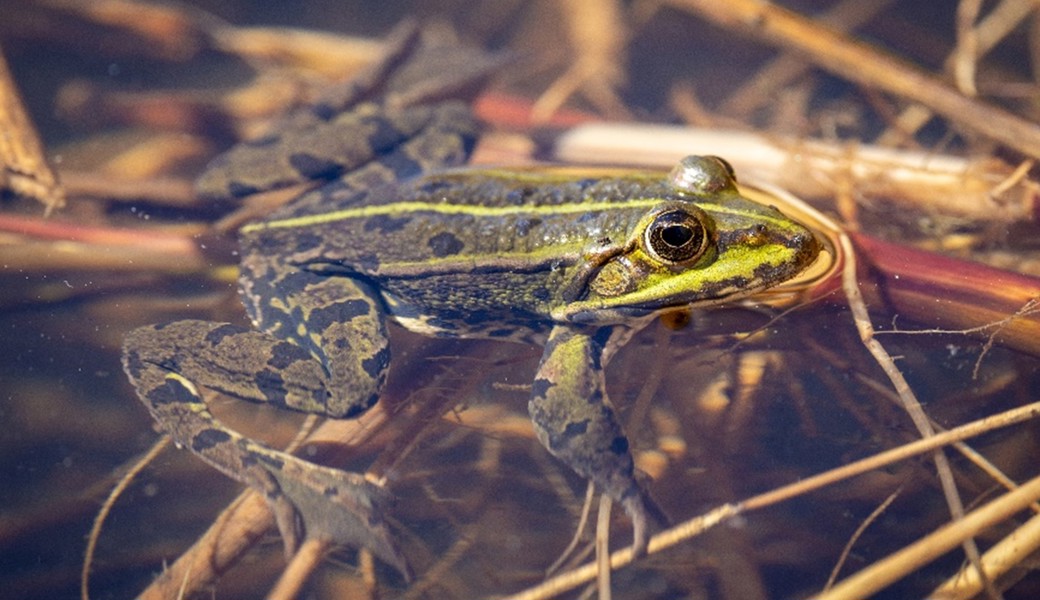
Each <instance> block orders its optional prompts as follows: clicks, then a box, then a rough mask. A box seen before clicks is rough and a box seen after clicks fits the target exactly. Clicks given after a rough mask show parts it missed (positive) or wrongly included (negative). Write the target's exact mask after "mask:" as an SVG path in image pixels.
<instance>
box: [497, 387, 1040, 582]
mask: <svg viewBox="0 0 1040 600" xmlns="http://www.w3.org/2000/svg"><path fill="white" fill-rule="evenodd" d="M1038 417H1040V401H1037V402H1033V403H1031V404H1027V405H1025V406H1020V407H1017V408H1014V409H1011V410H1008V411H1005V412H1002V413H998V414H995V415H990V416H988V417H985V418H983V419H979V420H977V421H972V422H970V423H967V424H965V425H961V426H959V427H955V428H953V429H950V430H949V431H946V432H942V433H938V434H936V435H934V436H932V437H927V438H922V439H919V440H916V441H914V442H909V443H907V444H904V445H902V446H899V447H898V448H893V449H891V450H886V451H885V452H880V453H878V454H875V455H873V456H869V457H867V458H863V459H860V460H857V461H854V462H852V463H849V464H847V465H843V466H841V467H839V468H837V469H831V470H830V471H824V472H823V473H819V474H817V475H813V476H811V477H808V478H805V479H802V480H799V481H797V482H795V483H792V484H789V485H786V486H782V487H779V488H776V489H774V490H770V491H768V492H765V493H763V494H759V495H757V496H753V497H751V498H748V499H747V500H744V501H743V502H739V503H730V504H723V505H721V506H719V507H717V508H715V509H713V510H711V511H709V512H707V513H704V514H702V515H698V516H696V517H693V518H692V519H689V520H687V521H685V522H683V523H680V524H679V525H676V526H675V527H672V528H670V529H668V530H666V531H663V532H661V533H658V534H657V535H655V536H653V538H651V539H650V546H649V548H648V552H649V553H650V554H656V553H658V552H661V551H663V550H665V549H667V548H670V547H672V546H675V545H677V544H679V543H681V542H684V541H687V540H689V539H691V538H693V537H696V536H698V535H700V534H702V533H704V532H705V531H707V530H708V529H710V528H712V527H714V526H715V525H718V524H719V523H721V522H723V521H725V520H727V519H730V518H732V517H735V516H737V515H741V514H746V513H749V512H751V511H754V510H759V509H763V508H766V507H769V506H773V505H775V504H779V503H780V502H785V501H787V500H790V499H792V498H796V497H798V496H802V495H804V494H807V493H809V492H812V491H815V490H818V489H821V488H823V487H826V486H828V485H831V484H834V483H837V482H839V481H844V480H846V479H849V478H851V477H855V476H856V475H862V474H863V473H867V472H870V471H873V470H875V469H880V468H883V467H885V466H887V465H890V464H893V463H896V462H900V461H903V460H907V459H909V458H912V457H914V456H918V455H920V454H923V453H925V452H931V451H934V450H935V449H936V448H941V447H943V446H946V445H949V444H952V443H954V442H957V441H961V440H965V439H968V438H971V437H975V436H978V435H982V434H984V433H988V432H990V431H995V430H997V429H1001V428H1004V427H1008V426H1011V425H1014V424H1016V423H1021V422H1024V421H1027V420H1030V419H1035V418H1038ZM1016 492H1017V490H1016ZM1028 505H1029V503H1028V502H1026V503H1025V504H1023V506H1028ZM630 562H632V550H631V549H630V548H625V549H622V550H618V551H616V552H614V553H613V554H611V556H610V566H611V568H614V569H617V568H620V567H622V566H624V565H627V564H629V563H630ZM595 577H596V565H595V564H594V563H593V564H586V565H584V566H582V567H579V568H576V569H574V570H571V571H567V572H565V573H561V574H560V575H558V576H556V577H553V578H552V579H549V580H547V581H545V582H543V583H541V584H539V585H537V586H533V587H530V588H528V589H526V590H524V591H522V592H519V593H517V594H514V595H511V596H507V597H506V600H542V599H544V598H551V597H553V596H555V595H557V594H560V593H563V592H565V591H567V590H570V589H573V588H575V587H577V586H579V585H581V584H583V583H587V582H589V581H591V580H592V579H593V578H595Z"/></svg>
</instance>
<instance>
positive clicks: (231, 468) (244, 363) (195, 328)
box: [123, 321, 407, 572]
mask: <svg viewBox="0 0 1040 600" xmlns="http://www.w3.org/2000/svg"><path fill="white" fill-rule="evenodd" d="M123 364H124V368H125V369H126V372H127V374H128V375H129V376H130V380H131V382H132V383H133V385H134V387H135V388H136V390H137V393H138V395H139V396H140V398H141V400H142V402H144V404H145V405H146V406H147V407H148V409H149V411H150V412H151V413H152V415H153V417H154V418H155V420H156V421H157V422H158V423H159V425H160V426H161V427H162V428H163V429H164V430H166V431H167V432H169V433H170V435H171V436H172V437H173V438H174V439H175V440H176V441H177V442H178V443H179V444H180V445H181V446H184V447H187V448H188V449H190V450H191V451H192V452H194V453H195V454H197V455H198V456H199V457H201V458H202V459H203V460H205V461H206V462H208V463H209V464H211V465H212V466H214V467H215V468H217V469H218V470H220V471H221V472H223V473H225V474H226V475H228V476H229V477H232V478H233V479H236V480H238V481H241V482H242V483H245V484H247V485H249V486H250V487H253V488H254V489H257V490H258V491H260V492H261V493H263V494H264V496H265V497H266V498H267V500H268V502H269V503H270V505H271V507H272V509H273V511H274V513H275V518H276V520H277V522H278V528H279V530H280V531H281V534H282V536H283V538H284V540H285V545H286V549H287V550H289V551H292V550H294V549H295V548H297V547H298V545H299V542H300V540H301V539H302V537H303V536H304V535H306V536H307V537H312V538H319V539H330V540H334V541H337V542H340V543H344V544H348V545H351V546H355V547H366V548H369V549H371V550H373V551H374V552H375V553H376V554H377V555H378V556H380V557H381V558H383V559H384V560H386V561H387V562H388V563H390V564H392V565H394V566H396V567H398V568H399V569H401V570H402V572H404V571H406V570H407V566H406V564H405V562H404V560H403V558H402V557H401V556H400V553H399V552H398V551H397V549H396V546H395V545H394V543H393V541H392V539H391V537H390V534H389V530H388V529H387V527H386V525H385V522H384V521H383V519H382V512H383V508H382V504H383V501H384V498H383V496H384V494H383V492H382V491H381V490H380V489H379V488H377V487H376V486H374V485H372V484H371V483H369V482H367V481H365V479H364V477H363V476H361V475H359V474H356V473H348V472H345V471H340V470H337V469H331V468H328V467H322V466H318V465H315V464H312V463H309V462H306V461H303V460H301V459H299V458H296V457H294V456H291V455H288V454H285V453H284V452H279V451H277V450H273V449H271V448H268V447H267V446H264V445H263V444H260V443H258V442H255V441H253V440H250V439H249V438H246V437H243V436H242V435H241V434H239V433H237V432H235V431H233V430H231V429H229V428H228V427H226V426H225V425H224V424H222V423H221V422H220V421H219V420H217V419H216V418H215V417H214V416H213V415H212V414H211V413H210V411H209V410H208V408H207V407H206V405H205V403H204V402H203V399H202V397H201V396H200V394H199V391H198V388H197V386H200V385H201V386H205V387H209V388H212V389H215V390H219V391H222V392H225V393H229V394H234V395H236V396H239V397H242V398H246V399H250V400H257V401H268V402H273V403H277V404H284V405H288V406H296V407H299V406H305V405H310V404H320V403H322V402H323V399H324V398H327V397H328V394H327V392H326V389H327V386H328V376H327V375H326V373H325V370H324V369H323V368H322V366H321V364H320V363H319V362H318V361H316V360H314V357H313V356H312V355H311V354H310V353H309V352H308V351H307V350H305V349H303V348H301V347H300V346H298V345H296V344H293V343H290V342H287V341H285V340H281V339H278V338H276V337H274V336H272V335H270V334H267V333H263V332H259V331H256V330H251V329H244V328H241V327H237V326H234V325H229V324H227V323H212V322H207V321H178V322H175V323H170V324H169V325H155V326H149V327H142V328H139V329H136V330H134V331H132V332H131V333H130V334H129V335H128V336H127V338H126V342H125V347H124V350H123ZM300 525H302V529H301V527H300Z"/></svg>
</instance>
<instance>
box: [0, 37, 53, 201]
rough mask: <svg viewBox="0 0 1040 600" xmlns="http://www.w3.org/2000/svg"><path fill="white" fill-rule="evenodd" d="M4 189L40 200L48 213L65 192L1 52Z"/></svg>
mask: <svg viewBox="0 0 1040 600" xmlns="http://www.w3.org/2000/svg"><path fill="white" fill-rule="evenodd" d="M4 189H7V190H10V191H12V192H14V193H15V194H21V195H23V196H28V197H30V198H34V199H36V200H39V201H40V202H42V203H43V205H44V206H45V207H46V209H45V210H46V213H47V214H49V213H50V212H51V211H52V210H54V209H56V208H61V207H63V206H65V192H64V191H63V190H62V188H61V185H59V184H58V178H57V177H55V175H54V171H52V170H51V167H50V165H49V164H47V158H46V156H45V154H44V151H43V143H42V142H40V136H39V134H37V133H36V128H35V127H34V126H33V124H32V120H31V119H30V118H29V113H28V112H27V111H26V110H25V105H24V103H23V102H22V99H21V96H20V94H19V93H18V87H17V86H16V85H15V82H14V78H12V77H11V71H10V69H9V68H8V67H7V61H6V60H5V59H4V56H3V53H2V52H0V190H4Z"/></svg>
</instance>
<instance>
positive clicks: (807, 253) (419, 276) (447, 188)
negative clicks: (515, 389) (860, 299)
mask: <svg viewBox="0 0 1040 600" xmlns="http://www.w3.org/2000/svg"><path fill="white" fill-rule="evenodd" d="M320 121H321V123H319V124H318V125H314V124H313V119H309V120H306V127H304V128H303V129H305V131H303V130H301V131H299V132H288V133H287V132H283V133H282V136H281V137H282V138H284V139H283V140H282V145H281V146H280V145H279V140H263V141H262V142H259V143H254V144H251V145H247V146H244V147H242V148H240V149H239V150H235V151H232V154H231V155H229V156H230V157H229V158H227V159H223V160H221V161H219V162H218V165H217V167H218V168H217V171H216V172H215V173H213V174H208V175H205V176H204V177H203V178H202V183H201V185H203V186H204V187H205V188H206V189H212V190H218V192H219V193H221V194H224V195H235V194H237V193H239V192H245V191H251V190H253V189H261V188H264V187H270V186H272V185H281V184H282V183H283V182H284V181H287V180H295V179H305V178H307V177H311V176H315V175H318V176H325V177H333V179H332V180H331V181H330V182H328V183H327V184H326V185H324V186H323V187H319V188H317V189H315V190H312V191H310V192H307V193H304V194H303V195H301V196H300V197H298V198H297V199H295V200H294V201H293V202H291V203H290V204H289V205H287V206H286V207H284V208H282V209H280V210H279V211H277V212H276V213H275V214H273V215H271V216H270V217H269V218H268V219H266V220H264V221H262V222H258V223H252V224H249V225H247V226H245V227H243V229H242V231H241V248H242V264H241V267H242V268H241V277H240V281H239V287H240V292H241V296H242V300H243V304H244V305H245V309H246V312H247V314H248V315H249V317H250V319H251V320H252V323H253V327H252V328H241V327H236V326H233V325H230V324H226V323H210V322H204V321H180V322H176V323H170V324H167V325H157V326H150V327H144V328H141V329H138V330H135V331H134V332H133V333H131V334H130V335H129V336H128V338H127V340H126V343H125V348H124V364H125V368H126V371H127V373H128V375H129V376H130V379H131V381H132V383H133V384H134V387H135V388H136V390H137V392H138V395H139V396H140V398H141V400H142V402H143V403H144V404H145V405H146V406H147V407H148V409H149V411H150V412H151V413H152V415H153V417H154V418H155V420H156V422H158V423H159V425H160V426H161V427H162V428H163V429H164V430H165V431H166V432H168V433H169V434H170V435H171V436H172V437H173V438H174V439H175V440H176V441H177V442H178V444H179V445H181V446H183V447H185V448H188V449H189V450H190V451H192V452H194V453H195V454H197V455H198V456H200V457H201V458H202V459H203V460H205V461H207V462H208V463H210V464H211V465H213V466H214V467H216V468H217V469H219V470H221V471H222V472H224V473H226V474H227V475H229V476H230V477H233V478H235V479H237V480H239V481H241V482H243V483H245V484H246V485H249V486H251V487H253V488H254V489H256V490H258V491H260V492H261V493H263V494H264V495H265V497H266V498H267V499H268V501H269V503H270V504H271V506H272V508H273V510H274V512H275V515H276V520H277V523H278V527H279V529H280V532H281V534H282V537H283V540H284V541H285V545H286V550H287V552H291V551H293V550H294V549H295V548H297V547H298V545H299V543H300V542H301V541H302V540H303V539H307V538H311V539H323V540H329V541H333V542H336V543H342V544H348V545H352V546H357V547H366V548H369V549H371V550H372V551H373V552H374V553H375V554H376V555H377V556H379V557H381V558H382V559H383V560H385V561H386V562H388V563H389V564H391V565H394V566H396V567H397V568H398V569H400V570H401V571H402V572H403V573H407V572H408V570H407V569H408V567H407V563H406V561H405V560H404V558H403V556H402V554H401V553H400V551H399V550H398V549H397V547H396V546H395V545H394V543H393V538H392V536H391V535H390V532H389V529H388V528H387V526H386V522H385V520H384V515H385V511H386V506H385V505H386V496H385V493H384V492H383V490H382V489H381V488H379V487H377V486H375V485H373V484H371V483H369V482H367V481H365V479H364V478H363V477H362V476H360V475H358V474H355V473H348V472H346V471H341V470H338V469H332V468H328V467H322V466H318V465H314V464H312V463H309V462H306V461H303V460H301V459H299V458H296V457H293V456H290V455H288V454H285V453H283V452H279V451H276V450H273V449H271V448H268V447H266V446H264V445H262V444H260V443H258V442H255V441H252V440H250V439H248V438H244V437H242V436H241V435H240V434H238V433H236V432H234V431H233V430H231V429H229V428H227V427H226V426H225V425H223V424H222V423H220V422H219V421H217V420H216V419H214V417H213V416H212V415H211V414H210V412H209V410H208V409H207V408H206V405H205V403H204V401H203V399H202V397H201V396H200V394H199V393H198V391H197V389H198V387H206V388H212V389H214V390H217V391H220V392H223V393H226V394H229V395H232V396H236V397H239V398H243V399H246V400H250V401H254V402H267V403H270V404H272V405H275V406H279V407H284V408H288V409H293V410H299V411H304V412H308V413H315V414H321V415H327V416H330V417H337V418H338V417H350V416H354V415H356V414H359V413H361V412H363V411H364V410H366V409H367V408H369V407H370V406H371V405H372V404H373V403H374V402H375V401H376V400H377V399H378V398H379V395H380V393H381V392H382V390H383V387H384V384H385V379H386V372H387V367H388V365H389V361H390V349H389V343H388V339H387V330H386V327H387V321H389V320H394V321H396V322H397V323H399V324H400V325H402V326H404V327H406V328H408V329H411V330H413V331H416V332H418V333H421V334H424V335H433V336H449V337H479V338H488V339H499V340H511V341H522V342H526V343H536V344H544V346H545V349H544V353H543V356H542V360H541V363H540V365H539V367H538V372H537V374H536V375H535V378H534V380H533V383H532V393H531V400H530V403H529V411H530V414H531V418H532V422H533V423H534V428H535V432H536V434H537V437H538V439H539V441H540V442H541V443H542V444H543V445H545V447H546V448H547V449H548V450H549V451H550V452H551V453H552V454H553V455H555V456H557V457H558V458H559V459H560V460H562V461H563V462H564V463H565V464H567V465H568V466H570V467H571V468H572V469H573V470H574V471H575V472H577V473H578V474H580V475H581V476H583V477H585V478H587V479H589V480H591V481H592V482H594V483H595V484H596V486H597V487H598V488H599V489H600V490H601V491H602V492H603V493H605V494H607V495H608V496H610V497H611V498H612V499H614V500H615V501H617V502H618V503H619V504H620V505H621V506H622V507H623V508H624V509H625V511H626V513H627V514H628V515H629V517H630V518H631V521H632V524H633V550H634V551H635V552H636V553H637V554H640V553H643V552H645V550H646V547H647V541H648V538H649V529H650V525H651V522H652V521H658V522H661V521H663V520H664V519H663V517H662V515H661V512H660V511H659V510H658V509H657V508H656V506H655V505H654V504H653V502H652V501H651V500H650V497H649V495H648V494H647V493H646V492H645V490H644V489H643V488H642V487H641V485H640V484H639V483H638V481H637V478H636V474H635V472H634V468H633V459H632V452H631V448H630V443H629V440H628V438H627V437H626V436H625V433H624V431H623V430H622V427H621V425H620V423H619V420H618V417H617V415H616V412H615V409H614V407H613V405H612V404H611V402H610V400H609V398H608V395H607V391H606V389H605V383H604V369H605V367H606V366H607V363H608V362H609V360H610V359H611V357H612V356H613V355H614V353H615V352H616V351H617V349H618V348H619V347H620V346H621V345H623V344H624V343H625V342H626V341H627V340H628V339H629V338H630V337H631V335H633V334H634V333H635V332H637V331H638V330H639V329H640V328H642V327H643V326H645V325H646V323H648V322H649V321H650V320H651V319H653V318H654V317H656V316H657V315H659V314H661V313H666V312H670V311H674V310H676V309H686V308H690V307H699V306H711V305H715V304H720V303H724V302H728V301H731V300H733V299H736V298H741V297H743V296H746V295H748V294H751V293H754V292H756V291H759V290H761V289H764V288H766V287H769V286H772V285H775V284H777V283H780V282H782V281H785V280H787V279H789V278H790V277H793V276H794V275H795V274H797V273H798V272H800V271H801V270H803V269H804V268H805V267H806V266H808V265H809V264H810V263H811V262H812V261H813V260H814V259H815V257H816V255H817V253H818V252H819V244H818V242H817V241H816V239H815V238H814V236H813V235H812V233H811V232H810V231H808V230H807V229H805V228H804V227H803V226H801V225H799V224H797V223H795V222H793V221H791V220H789V219H788V218H786V217H785V216H784V215H783V214H781V213H780V212H779V211H778V210H776V209H775V208H772V207H768V206H763V205H760V204H757V203H754V202H752V201H750V200H748V199H746V198H744V197H743V196H741V195H740V192H739V190H738V189H737V186H736V183H735V180H734V179H733V176H732V171H731V170H730V169H729V167H728V165H726V164H725V163H724V162H723V161H721V160H720V159H717V158H714V157H689V158H687V159H685V160H684V161H683V162H682V163H680V166H679V167H678V169H679V173H678V174H679V177H676V176H675V174H674V173H673V174H672V176H669V177H664V176H662V175H661V174H659V173H645V172H627V173H615V172H604V171H599V172H592V171H590V172H578V173H575V172H571V171H554V170H537V171H535V170H523V169H518V170H501V169H487V170H482V171H481V170H452V169H450V168H449V169H446V167H451V166H453V165H458V164H461V163H463V162H464V161H465V160H466V158H467V156H468V155H469V153H470V151H471V150H472V147H473V144H474V142H475V140H476V136H477V127H476V124H475V123H474V121H473V118H472V116H471V115H470V114H469V111H468V110H467V109H466V107H465V106H464V105H462V104H459V103H452V102H446V103H440V104H436V105H432V106H421V105H420V106H412V107H400V106H391V105H385V104H384V105H377V104H364V105H362V106H360V107H359V108H357V110H356V111H355V112H353V113H349V114H345V115H341V116H339V117H335V118H333V119H331V120H327V119H322V120H320ZM317 130H322V131H323V132H324V133H326V134H327V133H329V132H330V131H331V132H333V133H334V134H335V135H334V138H335V139H333V140H331V141H327V142H326V141H324V140H323V136H316V131H317ZM315 136H316V137H315ZM319 140H321V141H319ZM279 148H281V150H279ZM272 152H273V153H274V156H275V160H274V161H273V162H272V163H271V165H272V167H271V170H270V171H268V170H267V169H266V168H265V165H266V164H268V163H267V162H266V161H267V159H265V158H263V157H264V156H269V155H270V153H272ZM236 157H238V158H236Z"/></svg>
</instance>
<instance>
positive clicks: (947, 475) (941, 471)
mask: <svg viewBox="0 0 1040 600" xmlns="http://www.w3.org/2000/svg"><path fill="white" fill-rule="evenodd" d="M838 240H839V243H840V245H841V253H842V254H843V256H844V257H845V266H844V268H843V269H842V274H841V281H842V290H843V291H844V292H845V298H846V299H847V300H848V305H849V310H851V311H852V320H853V321H854V322H855V324H856V330H857V331H858V332H859V337H860V341H862V342H863V345H864V346H865V347H866V348H867V351H868V352H870V354H871V356H873V357H874V361H875V362H877V364H878V365H879V366H880V367H881V369H882V370H883V371H884V372H885V375H887V376H888V379H889V381H890V382H891V383H892V387H893V388H894V389H895V391H896V393H897V394H898V395H899V399H900V402H901V403H902V406H903V409H904V410H905V411H906V413H907V415H908V416H909V417H910V420H911V421H913V423H914V426H915V427H916V428H917V431H918V432H919V433H920V434H921V437H922V438H929V437H934V436H935V428H933V427H932V424H931V421H930V419H929V418H928V416H927V415H926V414H925V412H924V408H923V407H922V406H921V403H920V402H918V400H917V395H916V394H915V393H914V391H913V389H912V388H911V387H910V384H909V383H908V382H907V380H906V378H905V377H904V376H903V372H902V371H900V370H899V367H897V366H896V364H895V361H894V360H892V357H891V355H889V354H888V351H887V350H885V347H884V346H883V345H882V344H881V342H879V341H878V340H877V338H876V337H875V336H874V325H873V323H871V321H870V313H869V312H868V311H867V305H866V303H865V302H864V301H863V295H862V294H861V293H860V290H859V280H858V279H857V276H858V274H857V270H856V253H855V250H854V249H853V247H852V240H851V239H849V236H848V235H846V234H845V233H844V232H838ZM932 459H933V460H934V462H935V468H936V472H937V474H938V475H939V483H940V484H941V486H942V490H943V496H944V497H945V498H946V504H947V506H948V508H949V510H950V515H951V516H952V517H953V518H954V519H958V520H959V519H963V518H964V503H963V501H962V500H961V496H960V492H959V491H958V489H957V483H956V481H955V480H954V478H953V470H952V469H951V468H950V463H949V460H948V459H947V458H946V454H944V453H943V451H942V450H941V449H936V450H935V452H933V453H932ZM961 543H962V545H963V548H964V553H965V554H966V555H967V557H968V560H969V561H970V562H971V563H972V565H974V566H975V569H976V571H978V572H979V575H980V577H983V580H984V581H985V575H984V571H983V570H982V563H981V560H982V558H981V553H980V552H979V549H978V546H977V545H976V543H975V540H974V539H964V540H962V541H961ZM986 587H987V590H988V591H989V592H990V595H991V596H992V597H993V598H997V597H999V594H997V592H996V590H995V589H994V588H993V587H992V584H991V583H988V582H987V584H986Z"/></svg>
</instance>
